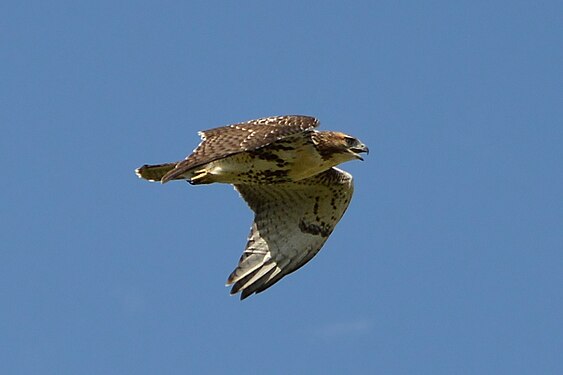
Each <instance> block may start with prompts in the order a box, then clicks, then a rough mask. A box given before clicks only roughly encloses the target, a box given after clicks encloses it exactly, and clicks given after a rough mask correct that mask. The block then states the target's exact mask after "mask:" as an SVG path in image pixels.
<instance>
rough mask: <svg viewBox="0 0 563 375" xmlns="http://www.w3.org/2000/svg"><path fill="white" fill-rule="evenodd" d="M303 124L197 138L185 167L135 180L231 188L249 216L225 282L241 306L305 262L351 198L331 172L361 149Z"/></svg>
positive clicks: (345, 178)
mask: <svg viewBox="0 0 563 375" xmlns="http://www.w3.org/2000/svg"><path fill="white" fill-rule="evenodd" d="M318 126H319V121H318V120H317V119H316V118H314V117H309V116H297V115H292V116H277V117H266V118H261V119H257V120H251V121H247V122H242V123H238V124H233V125H228V126H223V127H218V128H214V129H210V130H205V131H200V132H199V135H200V137H201V139H202V141H201V143H200V144H199V146H197V147H196V149H195V150H194V151H193V152H192V154H191V155H189V156H188V157H186V158H185V159H184V160H182V161H179V162H173V163H165V164H156V165H147V164H145V165H143V166H142V167H140V168H138V169H136V170H135V173H136V174H137V175H138V176H139V177H140V178H142V179H145V180H149V181H160V182H161V183H166V182H168V181H171V180H187V181H188V182H189V183H190V184H192V185H200V184H211V183H214V182H218V183H226V184H231V185H233V186H234V188H235V189H236V190H237V191H238V192H239V194H240V195H241V196H242V198H243V199H244V200H245V201H246V203H247V204H248V205H249V206H250V208H251V209H252V211H254V214H255V216H254V222H253V223H252V227H251V229H250V235H249V237H248V242H247V244H246V248H245V250H244V252H243V253H242V256H241V258H240V260H239V263H238V266H237V267H236V268H235V270H234V271H233V272H232V273H231V275H230V276H229V277H228V279H227V285H232V289H231V294H236V293H239V292H240V293H241V296H240V298H241V300H242V299H245V298H246V297H248V296H250V295H252V294H253V293H260V292H262V291H264V290H266V289H268V288H269V287H271V286H272V285H274V284H275V283H277V282H278V281H279V280H280V279H281V278H283V277H284V276H286V275H288V274H290V273H292V272H294V271H296V270H298V269H299V268H301V267H302V266H303V265H304V264H305V263H307V262H308V261H309V260H311V259H312V258H313V257H314V256H315V255H316V254H317V253H318V252H319V250H320V249H321V247H322V246H323V245H324V243H325V241H326V240H327V239H328V236H329V235H330V234H331V233H332V231H333V230H334V227H335V225H336V224H337V223H338V221H339V220H340V218H341V217H342V215H343V214H344V212H345V211H346V209H347V208H348V205H349V204H350V199H351V198H352V193H353V190H354V187H353V183H352V175H350V174H349V173H347V172H345V171H343V170H341V169H338V168H336V166H337V165H338V164H340V163H343V162H346V161H349V160H354V159H359V160H363V158H362V156H361V153H368V152H369V150H368V148H367V147H366V146H365V145H364V144H363V143H362V142H360V141H359V140H358V139H356V138H354V137H351V136H349V135H346V134H343V133H340V132H334V131H318V130H315V128H317V127H318Z"/></svg>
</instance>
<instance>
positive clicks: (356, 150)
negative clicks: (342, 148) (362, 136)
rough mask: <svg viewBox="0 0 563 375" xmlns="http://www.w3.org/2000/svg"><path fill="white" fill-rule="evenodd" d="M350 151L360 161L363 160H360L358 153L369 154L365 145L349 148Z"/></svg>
mask: <svg viewBox="0 0 563 375" xmlns="http://www.w3.org/2000/svg"><path fill="white" fill-rule="evenodd" d="M350 151H352V152H353V153H354V156H355V157H357V158H358V159H360V160H362V161H363V160H364V158H362V157H361V156H360V153H362V152H365V153H366V154H369V148H368V147H367V146H366V145H364V144H363V143H362V144H360V145H358V146H355V147H352V148H350Z"/></svg>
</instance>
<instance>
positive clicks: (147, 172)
mask: <svg viewBox="0 0 563 375" xmlns="http://www.w3.org/2000/svg"><path fill="white" fill-rule="evenodd" d="M176 164H178V163H165V164H154V165H148V164H145V165H143V166H142V167H139V168H137V169H135V173H136V174H137V176H139V177H140V178H142V179H144V180H148V181H161V180H162V177H164V175H166V174H167V173H168V172H170V171H171V170H172V169H174V167H175V166H176Z"/></svg>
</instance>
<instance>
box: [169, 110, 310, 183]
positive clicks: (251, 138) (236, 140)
mask: <svg viewBox="0 0 563 375" xmlns="http://www.w3.org/2000/svg"><path fill="white" fill-rule="evenodd" d="M317 126H319V121H318V120H317V119H316V118H314V117H310V116H298V115H291V116H276V117H265V118H261V119H257V120H251V121H247V122H241V123H238V124H233V125H228V126H222V127H219V128H214V129H209V130H204V131H200V132H199V135H200V136H201V138H202V141H201V143H200V144H199V146H198V147H197V148H196V149H195V150H194V151H193V153H192V154H191V155H189V156H188V157H187V158H186V159H185V160H183V161H181V162H179V163H178V164H177V165H176V167H175V168H174V169H173V170H171V171H170V172H168V173H167V174H166V175H165V176H164V177H163V178H162V182H163V183H164V182H167V181H170V180H173V179H174V178H175V177H177V176H180V175H182V174H184V173H186V172H187V171H189V170H190V169H193V168H196V167H198V166H201V165H204V164H207V163H209V162H212V161H215V160H218V159H221V158H224V157H226V156H229V155H233V154H236V153H239V152H244V151H249V150H255V149H258V148H260V147H264V146H266V145H269V144H270V143H272V142H275V141H279V140H282V139H284V138H287V137H289V136H292V135H295V134H299V133H305V132H308V131H310V130H312V129H314V128H315V127H317Z"/></svg>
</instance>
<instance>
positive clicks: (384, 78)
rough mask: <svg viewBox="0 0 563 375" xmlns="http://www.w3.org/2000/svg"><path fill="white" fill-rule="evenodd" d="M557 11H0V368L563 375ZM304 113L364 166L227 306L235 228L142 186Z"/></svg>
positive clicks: (232, 211)
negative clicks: (278, 266) (294, 259)
mask: <svg viewBox="0 0 563 375" xmlns="http://www.w3.org/2000/svg"><path fill="white" fill-rule="evenodd" d="M562 14H563V5H562V3H561V2H559V1H426V2H423V1H354V2H344V1H342V2H333V1H277V2H272V1H242V2H235V1H193V2H187V1H186V2H184V1H154V2H149V1H5V2H3V3H2V5H0V123H1V127H2V131H1V137H0V162H1V164H0V165H1V166H2V176H3V183H2V188H1V189H2V190H1V191H2V194H1V207H0V220H1V226H0V298H1V305H0V372H1V373H2V374H189V373H192V374H196V373H200V374H204V373H206V374H215V373H216V374H221V373H231V374H232V373H235V374H236V373H250V374H261V373H272V374H291V373H293V374H298V373H323V374H342V373H349V374H352V373H364V374H367V373H372V374H374V373H379V374H414V373H416V374H452V373H455V374H561V373H563V167H562V164H563V120H562V119H563V78H562V77H563V68H562V66H563V27H562V25H563V19H562ZM280 114H308V115H314V116H317V117H319V118H320V119H321V122H322V124H321V127H322V129H326V130H340V131H343V132H346V133H349V134H352V135H354V136H357V137H358V138H360V139H361V140H362V141H363V142H365V143H366V144H367V145H369V147H370V150H371V153H370V154H369V156H368V157H367V158H366V161H365V162H359V161H358V162H350V163H347V164H345V165H343V168H344V169H346V170H347V171H349V172H351V173H352V174H353V175H354V177H355V183H356V193H355V195H354V199H353V200H352V204H351V205H350V208H349V210H348V212H347V213H346V214H345V216H344V218H343V219H342V221H341V222H340V223H339V225H338V226H337V228H336V230H335V232H334V233H333V235H332V236H331V237H330V239H329V241H328V242H327V243H326V245H325V247H324V248H323V250H322V251H321V253H320V254H319V256H317V257H316V258H315V259H314V260H313V261H312V262H311V263H309V264H308V265H306V266H305V267H304V268H303V269H301V270H300V271H299V272H297V273H295V274H293V275H291V276H289V277H287V278H285V279H284V280H282V281H281V282H280V283H278V284H277V285H276V286H274V287H273V288H271V289H270V290H268V291H267V292H265V293H262V294H259V295H256V296H253V297H251V298H249V299H247V300H245V301H243V302H240V301H239V299H238V297H230V296H229V294H228V291H229V290H228V289H227V288H225V287H224V282H225V280H226V277H227V276H228V274H229V273H230V272H231V271H232V269H233V268H234V266H235V265H236V262H237V261H238V258H239V256H240V254H241V252H242V250H243V248H244V245H245V243H246V236H247V234H248V230H249V227H250V223H251V220H252V213H251V212H250V211H249V210H248V209H247V207H246V205H245V203H244V202H243V201H242V200H241V199H239V198H238V197H237V194H236V193H235V192H234V191H233V189H232V188H231V187H230V186H228V185H212V186H197V187H194V186H189V185H188V184H185V183H181V182H176V183H170V184H167V185H164V186H162V185H159V184H150V183H147V182H145V181H141V180H139V179H138V178H137V177H136V176H135V174H134V172H133V170H134V169H135V168H136V167H138V166H140V165H142V164H144V163H158V162H167V161H174V160H180V159H183V158H184V157H185V156H186V155H187V154H188V153H189V152H191V150H192V149H193V148H194V147H195V146H196V145H197V144H198V142H199V137H198V136H197V134H196V132H197V131H198V130H202V129H207V128H211V127H215V126H220V125H226V124H229V123H233V122H238V121H244V120H249V119H253V118H258V117H263V116H270V115H280Z"/></svg>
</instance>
